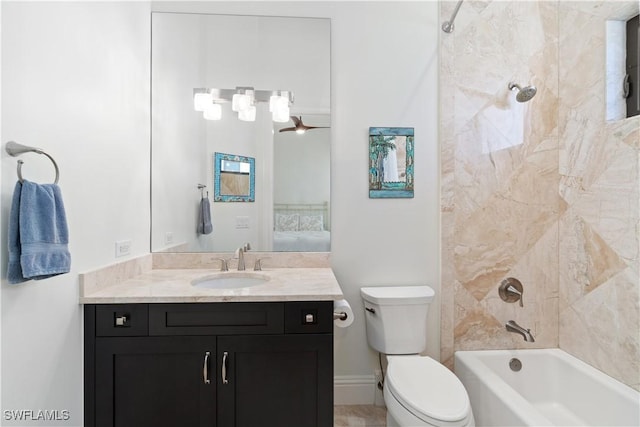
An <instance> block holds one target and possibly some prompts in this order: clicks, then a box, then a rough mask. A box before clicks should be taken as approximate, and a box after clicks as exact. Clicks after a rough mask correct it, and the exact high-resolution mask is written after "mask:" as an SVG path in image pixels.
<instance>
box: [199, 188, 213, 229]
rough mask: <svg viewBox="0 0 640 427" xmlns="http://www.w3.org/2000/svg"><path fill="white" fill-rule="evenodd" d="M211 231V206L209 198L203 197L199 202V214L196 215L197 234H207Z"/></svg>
mask: <svg viewBox="0 0 640 427" xmlns="http://www.w3.org/2000/svg"><path fill="white" fill-rule="evenodd" d="M212 231H213V225H212V224H211V205H210V204H209V198H208V197H203V198H202V200H200V214H199V215H198V233H200V234H209V233H211V232H212Z"/></svg>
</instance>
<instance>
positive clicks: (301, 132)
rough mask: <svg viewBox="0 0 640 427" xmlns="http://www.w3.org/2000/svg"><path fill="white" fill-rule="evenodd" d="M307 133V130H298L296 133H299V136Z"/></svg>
mask: <svg viewBox="0 0 640 427" xmlns="http://www.w3.org/2000/svg"><path fill="white" fill-rule="evenodd" d="M305 132H306V130H305V129H296V133H297V134H298V135H303V134H304V133H305Z"/></svg>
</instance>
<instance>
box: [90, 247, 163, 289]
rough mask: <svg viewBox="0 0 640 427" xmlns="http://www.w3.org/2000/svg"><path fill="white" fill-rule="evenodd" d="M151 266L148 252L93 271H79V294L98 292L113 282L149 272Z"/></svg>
mask: <svg viewBox="0 0 640 427" xmlns="http://www.w3.org/2000/svg"><path fill="white" fill-rule="evenodd" d="M151 267H152V257H151V254H148V255H144V256H141V257H138V258H134V259H131V260H126V261H123V262H118V263H115V264H112V265H109V266H106V267H103V268H98V269H96V270H93V271H88V272H85V273H80V274H79V281H80V295H85V294H91V293H94V292H98V291H100V290H101V289H103V288H105V287H108V286H111V285H113V284H114V283H119V282H122V281H125V280H128V279H131V278H133V277H136V276H138V275H140V274H143V273H146V272H149V271H151Z"/></svg>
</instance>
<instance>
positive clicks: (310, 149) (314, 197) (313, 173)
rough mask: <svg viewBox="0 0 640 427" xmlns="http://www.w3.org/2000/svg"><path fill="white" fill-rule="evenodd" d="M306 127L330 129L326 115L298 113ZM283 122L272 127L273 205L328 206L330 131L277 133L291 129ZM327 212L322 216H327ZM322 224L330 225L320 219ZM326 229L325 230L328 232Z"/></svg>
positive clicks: (325, 219) (327, 115)
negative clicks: (283, 129)
mask: <svg viewBox="0 0 640 427" xmlns="http://www.w3.org/2000/svg"><path fill="white" fill-rule="evenodd" d="M296 114H297V115H301V116H302V119H303V120H304V123H305V124H307V125H309V126H331V117H330V115H329V114H309V113H308V114H305V113H304V112H298V113H296ZM290 126H291V123H283V124H282V125H279V126H276V127H275V128H274V132H275V133H274V138H273V204H274V205H286V204H294V205H305V204H306V205H312V204H313V205H323V204H325V203H326V204H328V205H329V204H330V196H331V192H330V187H331V185H330V182H331V129H330V128H326V129H312V130H308V131H307V132H305V133H304V134H297V133H296V132H282V133H281V132H279V128H286V127H290ZM329 211H330V209H328V210H326V212H325V213H323V216H325V215H326V216H328V215H329ZM323 223H324V224H325V225H328V224H330V223H331V220H330V218H323ZM328 228H330V226H327V229H326V230H323V231H327V232H328V231H330V230H329V229H328Z"/></svg>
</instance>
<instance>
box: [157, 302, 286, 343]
mask: <svg viewBox="0 0 640 427" xmlns="http://www.w3.org/2000/svg"><path fill="white" fill-rule="evenodd" d="M283 332H284V304H283V303H258V302H256V303H240V302H237V303H196V304H150V305H149V335H231V334H281V333H283Z"/></svg>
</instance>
